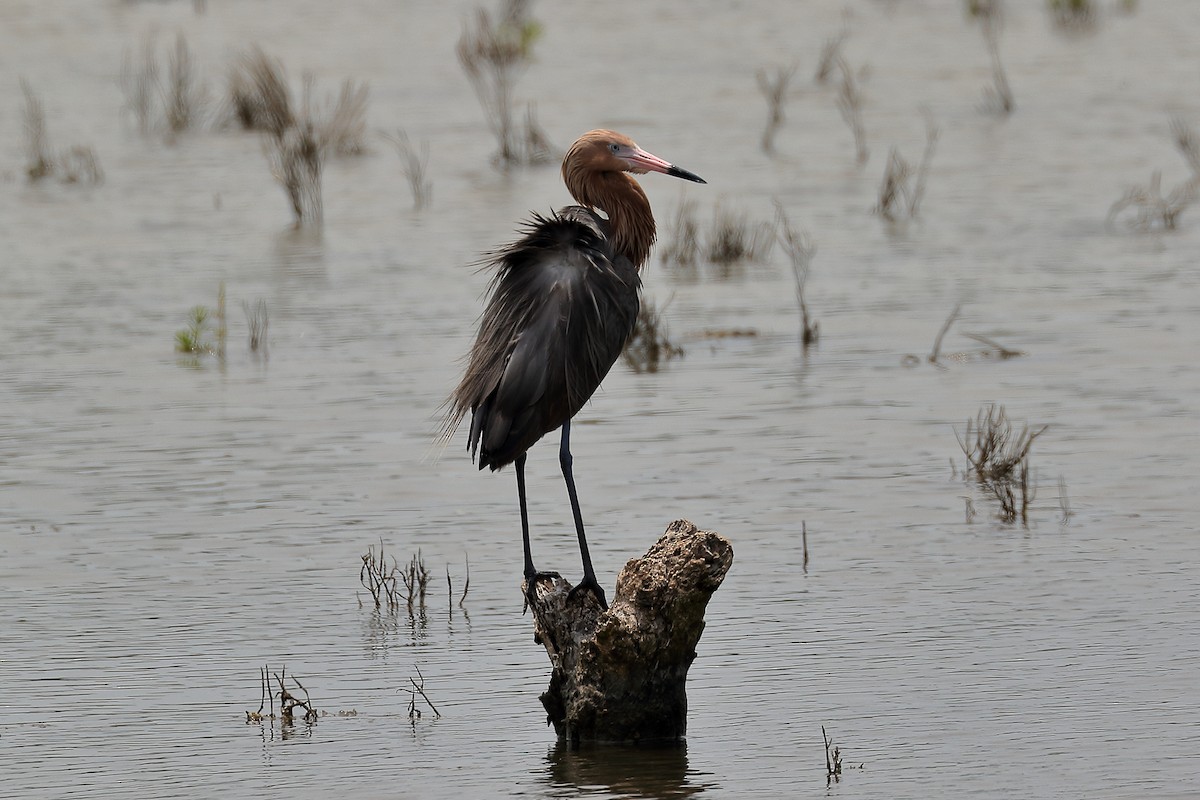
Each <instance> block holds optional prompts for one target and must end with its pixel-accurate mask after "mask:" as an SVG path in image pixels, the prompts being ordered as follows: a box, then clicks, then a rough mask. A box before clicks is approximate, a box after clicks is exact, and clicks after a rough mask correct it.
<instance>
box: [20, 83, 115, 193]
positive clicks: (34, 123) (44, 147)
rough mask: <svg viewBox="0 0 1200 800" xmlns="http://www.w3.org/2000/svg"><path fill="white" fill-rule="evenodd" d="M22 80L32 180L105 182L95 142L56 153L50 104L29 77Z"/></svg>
mask: <svg viewBox="0 0 1200 800" xmlns="http://www.w3.org/2000/svg"><path fill="white" fill-rule="evenodd" d="M20 84H21V95H22V97H23V99H24V103H23V105H22V118H23V127H24V130H25V159H26V163H25V176H26V177H27V178H28V179H29V182H30V183H37V182H38V181H40V180H43V179H44V178H50V177H57V178H58V180H59V181H60V182H62V183H78V184H91V185H95V184H99V183H102V182H103V181H104V171H103V170H102V169H101V168H100V162H99V160H98V159H97V157H96V151H95V150H93V149H92V147H91V146H89V145H73V146H72V147H69V148H67V149H66V150H64V151H63V152H61V153H57V154H56V153H54V151H53V150H52V148H51V147H50V140H49V139H50V137H49V134H48V133H47V128H46V108H45V106H44V105H42V100H41V98H40V97H38V95H37V92H36V91H34V88H33V86H32V85H31V84H30V83H29V81H27V80H25V79H24V78H21V79H20Z"/></svg>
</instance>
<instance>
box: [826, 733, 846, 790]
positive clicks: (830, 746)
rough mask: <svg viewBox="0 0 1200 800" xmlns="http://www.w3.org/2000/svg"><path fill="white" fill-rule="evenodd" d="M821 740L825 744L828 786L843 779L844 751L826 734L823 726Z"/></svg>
mask: <svg viewBox="0 0 1200 800" xmlns="http://www.w3.org/2000/svg"><path fill="white" fill-rule="evenodd" d="M821 739H822V740H824V742H825V781H826V785H827V786H828V785H830V784H834V783H837V782H838V781H840V780H841V779H842V751H841V748H839V747H838V746H837V745H835V744H834V743H833V740H832V739H830V738H829V736H828V735H827V734H826V733H825V726H824V725H822V726H821Z"/></svg>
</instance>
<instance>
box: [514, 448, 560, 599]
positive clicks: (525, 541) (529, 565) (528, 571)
mask: <svg viewBox="0 0 1200 800" xmlns="http://www.w3.org/2000/svg"><path fill="white" fill-rule="evenodd" d="M513 465H514V466H515V467H516V468H517V498H518V499H520V501H521V544H522V545H524V547H525V595H526V597H528V598H529V600H530V601H532V600H533V599H534V596H535V595H534V590H535V588H536V586H537V582H538V579H539V578H559V577H561V576H560V575H559V574H558V573H557V572H538V571H537V570H536V569H534V568H533V555H532V552H531V551H530V549H529V508H528V506H527V505H526V503H525V454H524V453H522V454H521V455H519V456H517V458H516V460H515V461H513Z"/></svg>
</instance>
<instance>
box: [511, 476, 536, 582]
mask: <svg viewBox="0 0 1200 800" xmlns="http://www.w3.org/2000/svg"><path fill="white" fill-rule="evenodd" d="M513 463H514V465H515V466H516V468H517V498H518V499H519V500H520V501H521V543H522V544H523V545H525V579H526V580H528V581H532V580H533V576H534V573H535V572H536V570H534V568H533V553H532V551H530V549H529V508H528V507H527V506H526V505H525V454H524V453H521V455H519V456H517V460H516V461H515V462H513Z"/></svg>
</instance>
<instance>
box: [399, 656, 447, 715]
mask: <svg viewBox="0 0 1200 800" xmlns="http://www.w3.org/2000/svg"><path fill="white" fill-rule="evenodd" d="M413 667H414V668H415V669H416V671H417V678H420V681H419V682H418V681H417V678H413V677H409V679H408V682H409V683H410V684H412V688H411V689H409V688H408V687H405V688H404V691H406V692H408V694H409V700H408V719H409V721H410V722H411V723H412V724H413V725H416V724H417V720H419V719H420V718H421V709H419V708H417V695H420V696H421V699H422V700H424V701H425V703H426V704H427V705H428V706H429V710H430V711H432V712H433V718H434V719H440V718H441V716H442V714H441V712H439V711H438V710H437V706H435V705H434V704H433V701H431V700H430V699H429V695H427V694H425V676H424V675H422V674H421V668H420V667H418V666H416V665H415V664H414V665H413Z"/></svg>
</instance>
